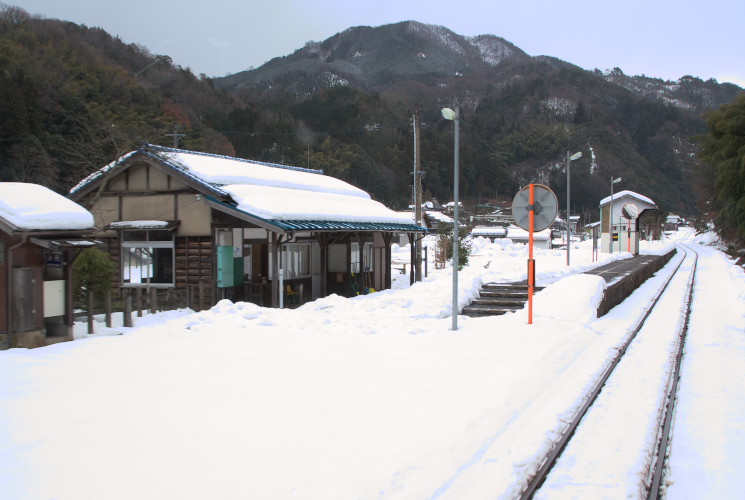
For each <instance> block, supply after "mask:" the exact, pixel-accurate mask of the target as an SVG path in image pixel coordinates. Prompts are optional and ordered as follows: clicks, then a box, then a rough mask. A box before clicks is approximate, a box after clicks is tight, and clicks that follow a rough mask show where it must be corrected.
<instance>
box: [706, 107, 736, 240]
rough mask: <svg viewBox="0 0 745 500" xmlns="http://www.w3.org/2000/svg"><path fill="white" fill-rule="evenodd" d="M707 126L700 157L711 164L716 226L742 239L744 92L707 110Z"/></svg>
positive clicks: (727, 234)
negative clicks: (725, 102) (729, 102)
mask: <svg viewBox="0 0 745 500" xmlns="http://www.w3.org/2000/svg"><path fill="white" fill-rule="evenodd" d="M706 126H707V127H708V129H709V132H708V133H707V134H706V135H704V136H702V137H701V138H700V142H701V145H702V148H701V152H700V153H699V157H700V158H701V159H702V160H703V161H705V162H707V163H709V164H710V165H711V166H713V167H714V171H713V173H714V175H715V182H714V192H715V196H716V198H715V200H714V204H715V210H716V211H717V212H718V215H717V217H716V223H717V227H718V230H719V231H720V233H721V234H722V235H723V236H724V237H725V238H732V239H738V240H740V241H741V242H745V94H740V95H739V96H737V98H736V99H735V100H734V102H732V103H731V104H725V105H723V106H722V107H721V108H720V109H719V110H718V111H711V112H709V113H707V114H706Z"/></svg>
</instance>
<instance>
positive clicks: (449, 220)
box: [425, 210, 453, 224]
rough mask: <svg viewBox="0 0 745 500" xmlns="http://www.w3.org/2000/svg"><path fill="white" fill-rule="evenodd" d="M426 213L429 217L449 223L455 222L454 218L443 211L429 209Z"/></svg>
mask: <svg viewBox="0 0 745 500" xmlns="http://www.w3.org/2000/svg"><path fill="white" fill-rule="evenodd" d="M425 213H426V214H427V217H430V218H431V219H432V220H436V221H438V222H446V223H448V224H452V223H453V218H452V217H450V216H448V215H445V214H444V213H442V212H437V211H435V210H427V211H426V212H425Z"/></svg>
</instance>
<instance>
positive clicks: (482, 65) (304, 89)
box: [214, 21, 742, 218]
mask: <svg viewBox="0 0 745 500" xmlns="http://www.w3.org/2000/svg"><path fill="white" fill-rule="evenodd" d="M214 83H215V86H216V87H217V88H220V89H225V90H228V91H230V92H232V93H234V94H235V95H239V96H241V97H242V98H243V99H244V100H245V101H248V102H254V103H262V106H264V107H266V106H269V107H273V108H275V109H283V110H284V111H285V112H286V113H287V117H288V119H289V120H292V121H294V122H295V124H296V125H297V124H301V126H302V127H303V129H304V130H306V131H310V132H314V133H315V134H316V135H313V136H312V137H325V136H324V134H323V133H322V131H333V130H345V127H346V129H347V130H353V129H368V130H375V129H376V127H378V126H379V125H380V124H381V123H396V122H398V123H400V122H402V121H409V120H410V117H411V115H412V114H413V112H414V110H415V109H417V108H418V109H419V112H420V114H421V118H422V123H423V127H424V129H423V132H422V136H421V138H420V139H421V140H422V142H423V145H422V154H421V157H422V162H423V163H422V165H423V167H422V168H423V170H424V171H425V175H426V177H425V182H424V185H425V189H426V190H428V191H429V193H430V194H432V195H434V196H437V197H441V198H444V199H445V198H448V197H449V196H451V195H448V193H449V192H450V190H451V189H452V181H451V180H449V176H450V174H448V170H449V169H450V168H451V165H452V156H450V157H449V156H448V155H449V154H451V153H452V149H451V146H450V144H452V143H451V142H450V141H452V137H451V134H452V132H451V130H452V129H451V127H448V125H447V122H445V121H444V120H443V119H442V118H441V117H440V115H439V110H440V108H442V107H444V106H454V105H459V106H460V107H461V111H462V114H463V121H462V124H461V125H462V126H461V141H462V144H463V145H462V147H461V156H462V158H461V164H462V169H463V174H462V175H463V179H462V183H461V189H462V190H463V192H462V193H461V196H462V197H465V198H466V199H468V200H470V201H471V202H472V204H473V205H476V204H478V203H479V202H480V201H485V200H490V199H492V200H493V199H495V198H502V199H503V198H509V197H510V195H511V193H514V192H515V191H516V190H517V189H519V187H521V186H523V185H525V184H527V183H529V182H542V183H544V184H547V185H549V186H551V187H553V188H554V189H555V190H556V191H557V193H558V194H559V198H560V200H561V198H562V194H561V192H562V191H563V189H562V183H563V182H565V181H564V180H563V179H564V177H563V175H564V174H562V172H563V168H564V160H563V158H565V157H566V151H568V150H572V151H575V150H580V151H584V152H585V153H586V154H585V156H584V157H583V159H581V160H580V161H579V162H578V163H577V165H576V166H575V167H574V168H573V172H575V171H576V172H577V173H576V174H573V175H575V176H577V177H578V179H576V180H579V182H576V183H575V184H574V185H575V186H576V187H575V188H574V189H575V190H576V191H577V192H576V193H575V195H573V200H574V201H575V203H576V207H575V208H576V211H577V212H586V213H587V214H588V215H587V217H590V218H592V217H596V215H591V214H596V213H597V201H598V200H599V199H601V198H603V197H604V196H605V195H606V191H607V190H608V189H609V188H608V186H607V179H608V178H610V177H611V176H614V177H618V176H622V177H623V178H624V188H626V189H631V190H635V191H638V192H640V193H643V194H646V195H648V196H650V197H651V198H652V199H654V200H655V201H656V202H657V203H658V205H660V206H661V207H662V209H663V211H668V210H670V211H678V212H682V213H684V214H689V215H693V214H695V213H696V212H697V210H698V207H697V201H698V199H699V198H701V197H703V196H706V194H705V193H697V192H696V190H695V189H694V187H696V185H697V183H696V182H695V181H694V178H695V175H696V172H697V159H696V157H695V152H696V150H697V148H696V146H695V144H694V142H693V140H692V138H693V137H694V136H696V135H698V134H701V133H703V132H705V130H706V129H705V125H704V122H703V119H702V116H701V115H702V113H703V112H705V111H706V110H709V109H716V108H718V107H719V106H720V105H721V104H724V103H728V102H731V101H732V100H733V99H734V97H735V96H736V95H737V94H738V93H739V92H742V89H741V88H739V87H737V86H736V85H732V84H719V83H717V82H716V81H714V80H709V81H702V80H701V79H699V78H695V77H691V76H684V77H682V78H681V79H680V80H679V81H677V82H670V81H664V80H661V79H656V78H653V77H648V76H627V75H625V74H623V72H622V71H621V70H620V69H618V68H615V69H613V70H611V71H606V72H601V71H599V70H594V71H587V70H584V69H582V68H579V67H577V66H575V65H573V64H571V63H568V62H566V61H562V60H559V59H556V58H553V57H550V56H538V57H531V56H529V55H527V54H526V53H525V52H523V51H522V50H520V49H519V48H518V47H516V46H514V45H513V44H511V43H509V42H508V41H506V40H504V39H502V38H499V37H496V36H493V35H482V36H478V37H464V36H461V35H458V34H456V33H454V32H452V31H450V30H448V29H447V28H444V27H441V26H430V25H425V24H421V23H417V22H414V21H407V22H402V23H397V24H391V25H386V26H380V27H375V28H371V27H355V28H350V29H348V30H346V31H344V32H342V33H339V34H337V35H334V36H332V37H330V38H329V39H327V40H325V41H323V42H309V43H308V44H306V45H305V47H303V48H301V49H298V50H297V51H295V52H294V53H293V54H290V55H288V56H285V57H279V58H275V59H273V60H271V61H269V62H268V63H266V64H265V65H264V66H262V67H260V68H256V69H253V70H250V71H244V72H241V73H237V74H235V75H230V76H228V77H225V78H217V79H215V80H214ZM342 89H345V90H342ZM370 99H372V101H374V104H373V105H371V104H370V103H369V102H366V103H365V104H364V105H360V103H361V102H362V101H366V100H370ZM383 107H384V108H386V112H385V114H383V113H380V112H379V110H380V108H383ZM376 110H377V112H376ZM322 115H335V116H336V117H341V116H347V115H349V116H350V119H347V120H331V119H322V118H320V117H321V116H322ZM233 125H235V127H236V128H239V127H240V126H241V125H246V124H245V123H243V124H241V122H240V121H235V122H233ZM376 134H377V135H378V136H382V135H384V134H383V131H378V132H376ZM371 135H372V133H369V134H367V136H365V137H363V136H355V138H354V139H350V138H349V137H344V136H341V135H330V136H329V137H327V138H326V139H325V140H326V141H327V142H332V143H334V144H336V145H338V146H345V145H349V144H350V143H351V142H354V143H355V145H356V146H359V147H361V148H362V149H363V152H360V153H359V154H357V155H355V158H357V160H359V161H361V162H363V163H366V164H372V166H370V167H365V168H364V169H363V170H365V171H366V172H368V174H369V172H370V171H378V172H387V174H386V175H393V176H396V178H397V179H399V181H401V180H404V179H406V178H407V177H406V176H407V173H408V172H409V171H410V170H411V168H410V163H411V160H410V158H411V157H412V154H413V151H412V148H411V147H410V146H409V145H408V141H412V140H413V138H412V137H411V134H410V132H409V131H408V130H407V129H406V128H404V127H401V128H399V133H398V138H397V141H398V142H396V140H394V139H393V138H389V139H388V141H387V142H386V141H381V138H380V137H378V139H377V140H374V139H372V138H371V137H369V136H371ZM448 136H450V137H448ZM240 142H241V139H237V140H233V144H234V145H235V146H236V151H238V152H239V153H240V154H250V150H251V147H253V151H256V148H255V146H251V147H249V148H244V147H242V146H241V145H240ZM277 144H278V143H277V141H274V145H275V146H276V145H277ZM315 144H316V145H321V144H322V143H321V141H320V140H317V141H316V142H315ZM292 147H293V146H292V145H291V144H289V143H285V151H289V150H291V149H292ZM325 147H326V148H327V151H328V154H330V149H333V148H332V147H331V146H330V145H329V144H326V146H325ZM381 147H386V148H388V150H387V152H386V154H384V153H382V152H381V151H380V150H379V149H380V148H381ZM308 149H314V147H313V146H311V147H309V148H308ZM264 151H266V148H265V149H264ZM312 157H313V155H312V154H308V160H311V159H312ZM300 158H301V156H300V155H298V159H300ZM361 158H363V159H361ZM354 170H355V168H354V165H353V166H352V167H351V168H350V169H348V170H347V171H346V172H340V175H351V174H352V172H353V171H354ZM356 180H357V181H358V182H362V183H365V184H366V185H365V186H364V187H366V188H368V189H369V190H371V191H372V192H373V193H375V194H377V195H378V196H380V197H381V198H383V199H386V200H388V201H389V202H393V203H400V204H403V203H404V202H405V200H407V199H408V194H407V191H406V190H404V189H401V188H403V187H405V186H400V187H399V189H398V190H397V191H395V192H391V190H390V189H381V188H379V187H378V186H379V185H384V178H382V177H381V176H370V175H360V176H358V177H357V178H356ZM396 193H397V194H396ZM562 203H563V201H562Z"/></svg>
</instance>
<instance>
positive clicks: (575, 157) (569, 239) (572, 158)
mask: <svg viewBox="0 0 745 500" xmlns="http://www.w3.org/2000/svg"><path fill="white" fill-rule="evenodd" d="M580 158H582V152H581V151H577V152H576V153H574V154H573V155H572V156H569V151H567V266H568V265H569V262H570V258H569V255H570V252H571V248H572V229H571V227H570V225H569V178H570V177H571V176H570V173H571V171H572V162H573V161H575V160H579V159H580Z"/></svg>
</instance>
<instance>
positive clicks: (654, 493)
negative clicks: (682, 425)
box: [647, 244, 698, 499]
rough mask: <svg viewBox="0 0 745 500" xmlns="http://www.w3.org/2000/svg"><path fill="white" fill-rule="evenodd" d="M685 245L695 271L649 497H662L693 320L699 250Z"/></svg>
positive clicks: (690, 285)
mask: <svg viewBox="0 0 745 500" xmlns="http://www.w3.org/2000/svg"><path fill="white" fill-rule="evenodd" d="M680 246H682V247H684V251H685V252H686V254H688V252H689V251H691V252H693V254H694V255H695V260H694V261H693V271H692V272H691V278H690V280H689V281H688V298H687V304H686V317H685V321H684V322H683V328H682V329H681V330H680V333H679V334H678V352H677V353H676V355H675V366H674V368H673V372H672V374H671V383H670V386H669V389H668V393H667V402H666V404H665V418H664V420H663V422H662V427H661V429H660V438H659V443H658V446H657V459H656V460H655V461H654V467H653V468H652V470H651V472H652V482H651V484H650V485H649V494H648V495H647V499H657V498H660V487H661V485H662V477H663V474H664V471H665V465H666V463H667V448H668V444H669V441H670V428H671V427H672V422H673V417H674V416H675V405H676V403H677V401H678V382H679V381H680V367H681V365H682V362H683V351H684V350H685V343H686V340H687V338H688V325H689V324H690V321H691V311H692V303H693V287H694V285H695V283H696V270H697V268H698V252H697V251H696V250H694V249H693V248H691V247H689V246H688V245H684V244H681V245H680Z"/></svg>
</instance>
